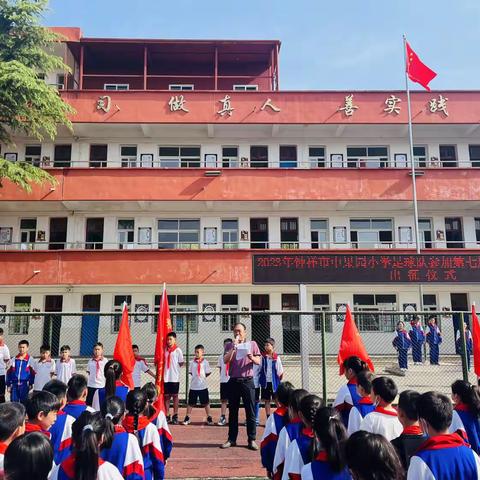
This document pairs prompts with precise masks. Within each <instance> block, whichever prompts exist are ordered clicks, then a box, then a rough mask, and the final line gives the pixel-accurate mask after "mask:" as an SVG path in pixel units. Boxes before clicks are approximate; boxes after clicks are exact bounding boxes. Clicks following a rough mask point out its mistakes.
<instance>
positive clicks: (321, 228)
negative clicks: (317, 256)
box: [310, 219, 328, 248]
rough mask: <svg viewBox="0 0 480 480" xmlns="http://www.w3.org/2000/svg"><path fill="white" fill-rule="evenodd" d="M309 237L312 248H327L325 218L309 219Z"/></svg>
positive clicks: (326, 224) (326, 223)
mask: <svg viewBox="0 0 480 480" xmlns="http://www.w3.org/2000/svg"><path fill="white" fill-rule="evenodd" d="M310 239H311V241H312V243H311V246H312V248H328V221H327V220H315V219H312V220H310Z"/></svg>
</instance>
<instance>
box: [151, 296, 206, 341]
mask: <svg viewBox="0 0 480 480" xmlns="http://www.w3.org/2000/svg"><path fill="white" fill-rule="evenodd" d="M161 297H162V296H161V295H155V312H156V313H157V315H155V316H154V319H153V331H154V332H156V331H157V321H158V312H159V310H160V300H161ZM168 306H169V307H170V314H171V317H172V328H173V330H174V331H175V332H177V333H185V332H187V328H188V331H189V333H197V332H198V315H197V314H195V315H192V314H190V315H188V312H198V295H169V296H168ZM187 321H188V326H187Z"/></svg>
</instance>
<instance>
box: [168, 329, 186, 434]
mask: <svg viewBox="0 0 480 480" xmlns="http://www.w3.org/2000/svg"><path fill="white" fill-rule="evenodd" d="M184 363H185V362H184V360H183V353H182V350H181V349H180V348H179V347H178V345H177V334H176V333H175V332H170V333H168V334H167V350H166V352H165V368H164V374H163V379H164V395H165V411H166V414H167V421H168V422H170V399H172V400H173V416H172V417H171V422H172V424H173V425H178V404H179V400H178V391H179V388H180V368H181V367H183V365H184Z"/></svg>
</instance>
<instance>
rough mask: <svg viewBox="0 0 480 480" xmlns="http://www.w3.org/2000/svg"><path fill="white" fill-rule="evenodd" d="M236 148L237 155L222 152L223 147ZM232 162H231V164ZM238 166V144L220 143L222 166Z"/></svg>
mask: <svg viewBox="0 0 480 480" xmlns="http://www.w3.org/2000/svg"><path fill="white" fill-rule="evenodd" d="M226 148H236V149H237V156H236V157H232V156H230V155H225V154H224V149H226ZM232 163H233V164H232ZM239 166H240V149H239V146H238V145H222V168H238V167H239Z"/></svg>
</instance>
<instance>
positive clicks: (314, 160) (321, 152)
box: [308, 147, 326, 168]
mask: <svg viewBox="0 0 480 480" xmlns="http://www.w3.org/2000/svg"><path fill="white" fill-rule="evenodd" d="M308 165H309V167H310V168H325V165H326V164H325V147H308Z"/></svg>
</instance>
